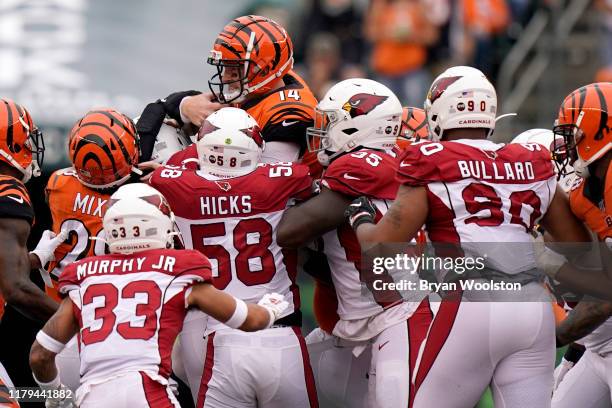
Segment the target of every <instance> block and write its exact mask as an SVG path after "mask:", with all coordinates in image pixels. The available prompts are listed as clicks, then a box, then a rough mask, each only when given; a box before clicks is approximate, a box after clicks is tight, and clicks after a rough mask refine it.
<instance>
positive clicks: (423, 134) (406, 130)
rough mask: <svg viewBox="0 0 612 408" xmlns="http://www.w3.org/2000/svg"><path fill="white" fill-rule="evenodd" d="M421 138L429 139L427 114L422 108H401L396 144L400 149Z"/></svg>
mask: <svg viewBox="0 0 612 408" xmlns="http://www.w3.org/2000/svg"><path fill="white" fill-rule="evenodd" d="M421 139H429V130H428V128H427V115H425V111H424V110H423V109H419V108H414V107H411V106H405V107H404V108H403V109H402V127H401V129H400V133H399V135H398V136H397V141H396V145H397V147H398V149H399V150H400V151H401V150H404V149H405V148H406V147H408V146H409V145H411V144H412V143H413V142H417V141H419V140H421Z"/></svg>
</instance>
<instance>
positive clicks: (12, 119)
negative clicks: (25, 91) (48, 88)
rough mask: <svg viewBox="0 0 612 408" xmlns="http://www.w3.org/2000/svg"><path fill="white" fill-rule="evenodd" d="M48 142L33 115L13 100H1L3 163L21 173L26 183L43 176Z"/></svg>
mask: <svg viewBox="0 0 612 408" xmlns="http://www.w3.org/2000/svg"><path fill="white" fill-rule="evenodd" d="M44 153H45V143H44V140H43V135H42V133H41V131H40V130H38V128H37V127H36V126H35V125H34V122H33V121H32V117H31V116H30V113H29V112H28V111H27V110H26V109H25V108H24V107H23V106H20V105H18V104H16V103H15V102H13V101H11V100H9V99H0V161H3V162H5V163H7V164H8V165H10V166H11V167H14V168H15V169H17V170H19V171H20V172H21V173H22V174H23V177H22V181H23V182H24V183H25V182H27V181H28V180H29V179H30V177H32V175H33V176H34V177H37V176H39V175H40V167H41V166H42V163H43V159H44Z"/></svg>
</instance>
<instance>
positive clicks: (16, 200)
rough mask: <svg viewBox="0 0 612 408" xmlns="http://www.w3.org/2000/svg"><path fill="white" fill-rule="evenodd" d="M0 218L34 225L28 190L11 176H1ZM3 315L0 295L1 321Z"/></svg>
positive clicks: (2, 302) (2, 300)
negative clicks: (23, 221)
mask: <svg viewBox="0 0 612 408" xmlns="http://www.w3.org/2000/svg"><path fill="white" fill-rule="evenodd" d="M0 218H19V219H22V220H25V221H27V222H28V223H29V224H30V225H32V224H33V223H34V209H33V208H32V203H31V201H30V196H29V195H28V190H26V188H25V186H24V185H23V183H22V182H21V181H19V180H17V179H16V178H14V177H11V176H5V175H0ZM8 273H12V272H10V271H8ZM2 315H4V299H3V298H2V296H1V295H0V319H2Z"/></svg>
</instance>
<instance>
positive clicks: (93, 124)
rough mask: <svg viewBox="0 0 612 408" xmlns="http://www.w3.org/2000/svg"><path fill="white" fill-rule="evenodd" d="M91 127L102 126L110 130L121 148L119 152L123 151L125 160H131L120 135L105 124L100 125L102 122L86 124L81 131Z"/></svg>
mask: <svg viewBox="0 0 612 408" xmlns="http://www.w3.org/2000/svg"><path fill="white" fill-rule="evenodd" d="M91 126H100V127H103V128H104V129H106V130H108V131H109V132H110V134H111V135H112V136H113V139H115V142H116V143H117V146H119V150H121V154H123V157H124V158H125V160H128V161H129V160H131V157H130V153H129V152H128V151H127V149H126V147H125V145H124V144H123V141H122V140H121V138H120V137H119V135H118V134H117V133H116V132H115V131H114V130H113V129H111V128H110V127H109V126H107V125H105V124H104V123H100V122H91V123H85V124H83V125H82V126H81V129H84V128H86V127H91Z"/></svg>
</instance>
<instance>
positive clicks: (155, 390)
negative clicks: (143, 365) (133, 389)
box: [140, 371, 175, 408]
mask: <svg viewBox="0 0 612 408" xmlns="http://www.w3.org/2000/svg"><path fill="white" fill-rule="evenodd" d="M140 377H141V378H142V387H143V388H144V394H145V397H146V398H147V404H149V407H151V408H175V406H174V404H173V403H172V401H171V400H170V397H168V390H167V388H166V386H165V385H162V384H160V383H158V382H157V381H154V380H152V379H151V378H150V377H149V376H148V375H147V374H145V373H144V372H142V371H140Z"/></svg>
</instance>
